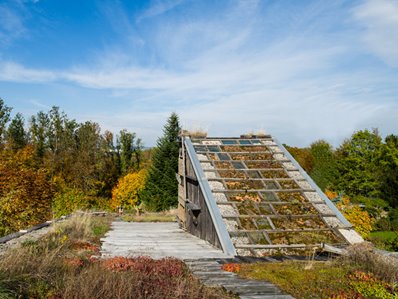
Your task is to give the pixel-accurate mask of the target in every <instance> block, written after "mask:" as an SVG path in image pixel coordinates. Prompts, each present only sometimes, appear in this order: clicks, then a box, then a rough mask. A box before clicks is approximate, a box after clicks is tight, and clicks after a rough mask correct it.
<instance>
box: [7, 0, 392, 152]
mask: <svg viewBox="0 0 398 299" xmlns="http://www.w3.org/2000/svg"><path fill="white" fill-rule="evenodd" d="M397 32H398V1H397V0H363V1H359V0H358V1H356V0H347V1H344V0H334V1H306V0H301V1H296V0H290V1H289V0H275V1H266V0H262V1H261V0H257V1H256V0H241V1H238V0H236V1H225V0H219V1H195V0H168V1H160V0H154V1H137V0H136V1H133V0H131V1H107V0H102V1H99V0H98V1H94V0H85V1H78V0H68V1H67V0H30V1H29V0H0V97H1V98H3V100H5V102H6V104H7V105H9V106H11V107H13V108H14V110H13V111H14V113H16V112H21V113H23V114H24V116H25V117H26V118H29V116H31V115H32V114H35V113H37V112H38V111H40V110H44V111H47V110H48V109H50V107H51V106H53V105H56V106H59V107H61V109H62V110H64V111H65V112H66V113H67V114H68V115H69V117H70V118H75V119H77V120H78V121H85V120H93V121H96V122H98V123H99V124H100V125H101V127H102V129H103V130H105V129H108V130H111V131H113V132H118V131H119V130H121V129H123V128H127V129H128V130H130V131H134V132H136V133H137V134H138V136H139V137H141V138H142V139H143V140H144V143H145V145H146V146H152V145H154V144H155V141H156V139H157V137H158V136H159V135H161V134H162V131H161V128H162V126H163V125H164V123H165V121H166V119H167V117H168V116H169V115H170V113H171V112H172V111H175V112H177V113H178V114H179V116H180V118H181V123H182V125H183V126H184V127H185V128H187V129H190V130H196V129H202V130H205V131H207V132H208V134H209V135H211V136H237V135H240V134H241V133H246V132H258V131H265V132H268V133H271V134H273V135H274V136H275V137H277V138H278V139H279V140H280V141H282V142H284V143H288V144H290V145H296V146H306V145H309V144H310V143H311V142H313V141H315V140H317V139H320V138H323V139H326V140H327V141H329V142H331V143H332V144H334V145H338V144H339V143H340V142H342V141H343V140H344V138H347V137H349V136H350V135H351V134H352V132H353V131H355V130H359V129H365V128H369V129H370V128H379V130H380V132H381V133H382V134H383V135H385V134H391V133H394V134H398V34H397Z"/></svg>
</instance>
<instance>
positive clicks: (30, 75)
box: [0, 61, 58, 83]
mask: <svg viewBox="0 0 398 299" xmlns="http://www.w3.org/2000/svg"><path fill="white" fill-rule="evenodd" d="M57 77H58V76H57V74H56V73H54V72H52V71H48V70H38V69H31V68H26V67H25V66H23V65H20V64H17V63H14V62H8V61H0V81H7V82H29V83H44V82H45V83H48V82H50V81H54V80H56V79H57Z"/></svg>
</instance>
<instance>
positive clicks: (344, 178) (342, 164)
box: [336, 130, 382, 197]
mask: <svg viewBox="0 0 398 299" xmlns="http://www.w3.org/2000/svg"><path fill="white" fill-rule="evenodd" d="M381 148H382V139H381V137H380V135H379V133H378V131H377V130H373V131H369V130H364V131H358V132H355V133H354V134H353V135H352V136H351V138H350V139H349V140H346V141H345V142H344V143H343V144H342V145H341V146H340V148H338V149H337V155H338V160H339V161H338V166H337V168H338V171H339V176H338V179H337V182H336V187H337V189H338V190H344V191H345V193H347V194H348V195H349V196H355V195H363V196H366V197H378V196H380V180H379V176H380V173H379V170H380V167H379V157H380V154H381Z"/></svg>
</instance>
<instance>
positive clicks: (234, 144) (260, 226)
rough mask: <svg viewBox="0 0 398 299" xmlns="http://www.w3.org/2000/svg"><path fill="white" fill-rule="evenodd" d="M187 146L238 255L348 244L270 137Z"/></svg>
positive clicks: (200, 141) (322, 203) (324, 206)
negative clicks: (273, 249) (192, 153)
mask: <svg viewBox="0 0 398 299" xmlns="http://www.w3.org/2000/svg"><path fill="white" fill-rule="evenodd" d="M192 144H193V146H194V149H195V152H196V154H197V158H198V160H199V162H200V164H201V166H202V169H203V171H204V174H205V176H206V178H207V180H208V183H209V186H210V189H211V191H212V194H213V198H214V200H215V201H216V203H217V206H218V208H219V210H220V213H221V216H222V218H223V220H224V223H225V225H226V227H227V230H228V233H229V235H230V237H231V240H232V242H233V244H234V246H235V248H236V250H237V253H238V254H239V255H255V256H262V255H264V254H266V253H267V250H269V249H272V248H289V247H291V248H295V247H297V248H299V247H303V246H304V245H308V246H313V245H317V244H320V243H327V244H332V245H343V244H347V240H346V238H345V237H344V236H343V235H342V234H341V232H340V231H339V229H340V228H343V227H344V225H343V223H342V222H341V221H340V220H339V219H338V218H337V217H336V215H335V214H334V212H333V211H332V210H331V209H330V208H329V206H328V205H327V204H325V201H324V200H323V199H322V198H321V197H320V195H319V194H318V193H317V192H316V190H314V188H313V187H312V186H311V184H310V183H309V182H308V181H307V180H306V179H305V177H304V176H303V175H302V172H301V170H299V169H297V168H296V166H295V165H294V163H292V161H291V160H289V158H288V157H286V155H285V154H284V151H283V150H282V149H281V148H280V147H279V146H278V144H277V143H276V142H274V140H273V139H272V138H271V137H265V138H257V139H246V138H204V139H195V138H193V139H192Z"/></svg>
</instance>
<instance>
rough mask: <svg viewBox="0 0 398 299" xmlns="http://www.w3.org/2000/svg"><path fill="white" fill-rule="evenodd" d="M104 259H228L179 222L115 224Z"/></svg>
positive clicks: (109, 233) (105, 245) (103, 253)
mask: <svg viewBox="0 0 398 299" xmlns="http://www.w3.org/2000/svg"><path fill="white" fill-rule="evenodd" d="M102 242H103V243H102V250H101V252H102V256H104V257H113V256H125V257H134V256H143V255H145V256H150V257H152V258H154V259H160V258H164V257H175V258H178V259H182V260H184V259H201V258H227V257H228V256H227V255H226V254H224V253H223V252H222V251H221V250H220V249H218V248H215V247H213V246H212V245H210V244H209V243H207V242H206V241H204V240H202V239H199V238H197V237H195V236H193V235H191V234H189V233H186V232H184V231H183V230H182V229H180V228H179V227H178V224H177V223H176V222H149V223H145V222H123V221H115V222H113V223H112V228H111V230H110V231H109V232H108V233H107V234H106V236H105V238H103V239H102Z"/></svg>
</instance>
